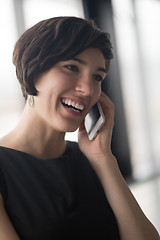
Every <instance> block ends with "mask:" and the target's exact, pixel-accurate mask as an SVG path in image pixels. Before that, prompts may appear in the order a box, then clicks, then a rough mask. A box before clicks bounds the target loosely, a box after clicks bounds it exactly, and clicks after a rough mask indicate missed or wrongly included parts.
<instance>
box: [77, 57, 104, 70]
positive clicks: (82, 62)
mask: <svg viewBox="0 0 160 240" xmlns="http://www.w3.org/2000/svg"><path fill="white" fill-rule="evenodd" d="M72 60H74V61H76V62H78V63H80V64H82V65H87V63H86V62H85V61H84V60H82V59H80V58H77V57H74V58H72ZM96 70H97V71H100V72H104V73H107V70H106V69H105V68H103V67H98V68H97V69H96Z"/></svg>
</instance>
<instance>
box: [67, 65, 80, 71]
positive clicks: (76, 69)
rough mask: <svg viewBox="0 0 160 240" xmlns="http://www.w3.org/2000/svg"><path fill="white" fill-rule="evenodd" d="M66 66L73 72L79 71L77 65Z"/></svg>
mask: <svg viewBox="0 0 160 240" xmlns="http://www.w3.org/2000/svg"><path fill="white" fill-rule="evenodd" d="M65 68H67V69H69V70H70V71H73V72H78V67H77V66H76V65H71V64H69V65H65Z"/></svg>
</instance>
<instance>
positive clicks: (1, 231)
mask: <svg viewBox="0 0 160 240" xmlns="http://www.w3.org/2000/svg"><path fill="white" fill-rule="evenodd" d="M0 239H1V240H11V239H12V240H20V238H19V237H18V235H17V233H16V231H15V230H14V228H13V226H12V223H11V221H10V220H9V217H8V216H7V213H6V210H5V208H4V202H3V198H2V195H1V194H0Z"/></svg>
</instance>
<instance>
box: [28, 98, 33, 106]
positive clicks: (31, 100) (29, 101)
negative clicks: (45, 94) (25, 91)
mask: <svg viewBox="0 0 160 240" xmlns="http://www.w3.org/2000/svg"><path fill="white" fill-rule="evenodd" d="M28 104H29V106H30V107H34V97H33V96H32V95H29V98H28Z"/></svg>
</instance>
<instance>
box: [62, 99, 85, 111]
mask: <svg viewBox="0 0 160 240" xmlns="http://www.w3.org/2000/svg"><path fill="white" fill-rule="evenodd" d="M62 103H65V104H67V105H68V106H72V107H74V108H76V109H78V110H81V111H82V110H83V109H84V106H83V105H81V104H79V103H76V102H74V101H71V100H70V99H64V98H62Z"/></svg>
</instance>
